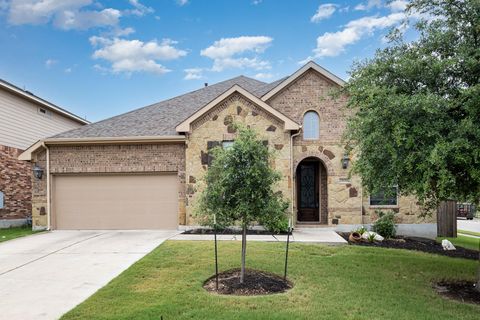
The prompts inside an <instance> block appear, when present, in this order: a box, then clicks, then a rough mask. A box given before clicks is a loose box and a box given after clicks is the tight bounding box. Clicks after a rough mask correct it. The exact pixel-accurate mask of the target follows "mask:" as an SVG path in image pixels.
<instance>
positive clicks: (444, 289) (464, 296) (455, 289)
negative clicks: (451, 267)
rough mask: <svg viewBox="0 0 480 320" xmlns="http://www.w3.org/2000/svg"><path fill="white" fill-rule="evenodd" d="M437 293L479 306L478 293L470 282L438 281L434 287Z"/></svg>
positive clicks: (479, 297)
mask: <svg viewBox="0 0 480 320" xmlns="http://www.w3.org/2000/svg"><path fill="white" fill-rule="evenodd" d="M434 288H435V289H436V290H437V292H438V293H439V294H441V295H443V296H445V297H448V298H450V299H454V300H458V301H461V302H467V303H474V304H479V305H480V291H478V290H475V284H474V283H473V282H471V281H451V280H444V281H439V282H437V283H436V284H435V285H434Z"/></svg>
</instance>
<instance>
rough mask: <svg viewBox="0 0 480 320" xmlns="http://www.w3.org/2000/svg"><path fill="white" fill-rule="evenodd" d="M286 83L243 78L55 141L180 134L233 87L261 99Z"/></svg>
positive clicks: (65, 135)
mask: <svg viewBox="0 0 480 320" xmlns="http://www.w3.org/2000/svg"><path fill="white" fill-rule="evenodd" d="M283 80H284V79H280V80H278V81H275V82H272V83H265V82H262V81H258V80H255V79H252V78H248V77H245V76H239V77H236V78H233V79H230V80H226V81H223V82H219V83H216V84H213V85H210V86H207V87H204V88H202V89H199V90H196V91H192V92H189V93H186V94H183V95H180V96H178V97H175V98H172V99H169V100H165V101H162V102H158V103H155V104H152V105H149V106H146V107H143V108H140V109H136V110H133V111H130V112H127V113H124V114H121V115H118V116H115V117H112V118H108V119H105V120H102V121H98V122H95V123H92V124H89V125H86V126H83V127H80V128H78V129H74V130H70V131H66V132H63V133H60V134H58V135H56V136H54V137H53V138H93V137H135V136H171V135H176V134H177V132H176V131H175V127H176V126H177V125H178V124H179V123H181V122H182V121H183V120H185V119H187V118H188V117H189V116H190V115H192V114H193V113H195V112H196V111H198V110H199V109H201V108H202V107H203V106H205V105H206V104H208V103H209V102H210V101H212V100H213V99H215V98H216V97H218V96H219V95H221V94H222V93H223V92H225V91H227V90H228V89H230V88H231V87H232V86H234V85H239V86H241V87H242V88H244V89H245V90H247V91H249V92H251V93H252V94H254V95H255V96H257V97H261V96H263V95H264V94H265V93H267V92H268V91H270V90H271V89H272V88H274V87H275V86H277V85H278V84H279V83H280V82H282V81H283Z"/></svg>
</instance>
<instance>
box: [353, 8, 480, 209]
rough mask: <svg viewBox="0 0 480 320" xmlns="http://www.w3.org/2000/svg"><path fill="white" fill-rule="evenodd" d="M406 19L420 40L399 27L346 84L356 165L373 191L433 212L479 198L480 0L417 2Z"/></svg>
mask: <svg viewBox="0 0 480 320" xmlns="http://www.w3.org/2000/svg"><path fill="white" fill-rule="evenodd" d="M406 16H407V17H412V18H413V19H415V21H416V22H413V23H411V24H413V30H415V31H416V34H417V36H418V38H417V39H416V40H414V41H411V42H407V41H406V40H404V38H405V37H404V36H403V35H402V30H401V29H400V30H394V31H393V32H392V33H391V34H390V43H389V45H388V46H387V47H386V48H385V49H382V50H378V51H377V52H376V54H375V56H374V57H373V58H371V59H368V60H366V61H363V62H359V63H356V64H355V65H354V66H353V70H352V72H351V78H350V80H349V82H348V84H347V85H346V87H345V90H346V92H347V94H348V95H349V97H350V99H349V103H348V106H349V107H350V108H351V109H353V111H354V112H353V113H354V116H352V117H351V119H350V121H349V123H348V129H347V131H346V138H347V141H348V143H349V145H350V146H351V147H352V148H353V149H354V150H355V151H356V152H357V153H358V156H359V157H358V160H357V161H356V163H355V164H354V169H353V170H354V172H357V173H358V174H360V176H361V177H362V181H363V184H364V185H365V187H366V189H367V191H369V192H376V191H379V190H380V189H386V188H387V187H389V186H393V185H397V186H398V187H399V190H400V192H401V193H402V194H407V195H414V196H416V197H417V198H418V199H419V201H420V203H421V204H422V205H423V208H424V209H425V210H424V213H425V214H428V213H430V212H432V211H433V210H434V209H435V208H436V207H437V205H438V203H439V201H442V200H445V199H455V200H459V201H469V202H473V203H478V202H479V199H480V85H479V78H480V1H479V0H412V1H411V2H410V3H409V5H408V7H407V10H406ZM410 21H411V20H410ZM410 33H411V30H410Z"/></svg>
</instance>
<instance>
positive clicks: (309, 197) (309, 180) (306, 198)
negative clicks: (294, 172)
mask: <svg viewBox="0 0 480 320" xmlns="http://www.w3.org/2000/svg"><path fill="white" fill-rule="evenodd" d="M300 207H301V208H315V168H314V167H313V166H312V165H301V166H300Z"/></svg>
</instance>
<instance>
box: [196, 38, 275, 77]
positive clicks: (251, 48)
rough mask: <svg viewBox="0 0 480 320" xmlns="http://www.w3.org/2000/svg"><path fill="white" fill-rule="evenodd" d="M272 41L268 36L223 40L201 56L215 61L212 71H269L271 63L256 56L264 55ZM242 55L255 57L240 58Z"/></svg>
mask: <svg viewBox="0 0 480 320" xmlns="http://www.w3.org/2000/svg"><path fill="white" fill-rule="evenodd" d="M272 41H273V39H272V38H271V37H266V36H241V37H237V38H222V39H220V40H218V41H215V42H214V43H213V45H211V46H210V47H208V48H206V49H203V50H201V51H200V54H201V55H202V56H204V57H207V58H210V59H212V60H213V67H212V71H222V70H224V69H226V68H253V69H257V70H261V69H269V68H270V63H269V62H268V61H264V60H261V59H259V58H258V57H257V56H256V55H258V54H260V53H263V52H264V51H265V49H266V48H267V47H268V46H269V45H270V44H271V43H272ZM242 54H250V55H253V57H240V55H242Z"/></svg>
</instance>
